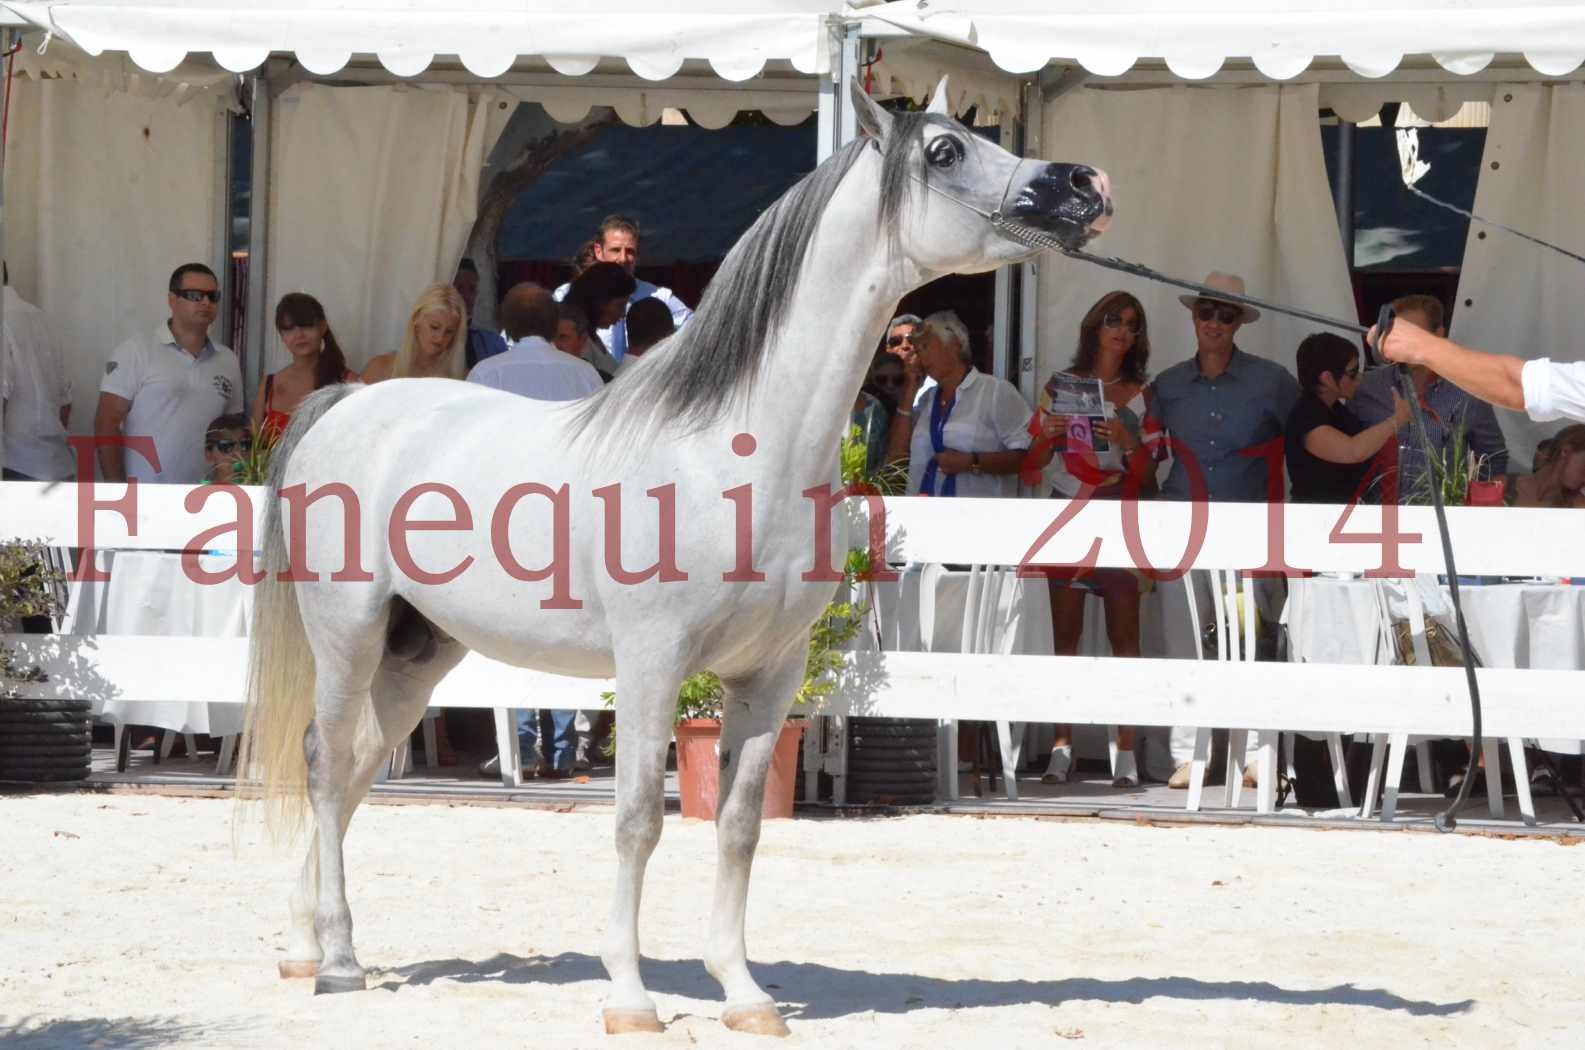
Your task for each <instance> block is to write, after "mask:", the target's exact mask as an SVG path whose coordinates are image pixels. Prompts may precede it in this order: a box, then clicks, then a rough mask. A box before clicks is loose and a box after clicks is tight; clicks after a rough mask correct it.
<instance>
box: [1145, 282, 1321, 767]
mask: <svg viewBox="0 0 1585 1050" xmlns="http://www.w3.org/2000/svg"><path fill="white" fill-rule="evenodd" d="M1203 283H1204V284H1205V286H1206V287H1207V288H1211V289H1214V290H1215V291H1222V292H1228V293H1230V294H1232V295H1243V294H1244V279H1243V278H1242V277H1239V276H1237V275H1236V274H1230V273H1222V272H1220V271H1216V272H1213V273H1211V274H1210V275H1209V276H1208V277H1206V279H1205V281H1204V282H1203ZM1179 302H1181V303H1183V305H1184V306H1187V307H1188V308H1189V315H1190V317H1192V318H1193V323H1194V340H1195V352H1194V356H1193V357H1191V358H1190V359H1189V360H1187V361H1183V362H1180V363H1179V364H1175V365H1173V366H1172V367H1170V368H1167V369H1164V370H1162V372H1161V373H1160V374H1159V375H1157V376H1156V379H1155V382H1153V383H1152V384H1151V385H1150V386H1149V387H1148V388H1147V389H1146V393H1145V404H1146V407H1147V411H1146V419H1145V431H1146V432H1147V433H1150V432H1153V431H1154V432H1160V431H1163V430H1164V431H1166V432H1167V433H1168V434H1170V435H1171V437H1172V442H1171V447H1170V448H1164V450H1163V451H1164V452H1167V453H1169V454H1170V455H1171V456H1172V468H1171V470H1170V471H1169V472H1168V474H1167V480H1166V483H1165V484H1163V485H1162V486H1161V495H1162V497H1163V498H1164V499H1177V500H1190V499H1210V500H1213V501H1217V502H1238V503H1263V502H1265V501H1266V500H1268V499H1270V498H1273V494H1269V493H1268V490H1267V485H1268V482H1267V471H1268V467H1267V463H1268V462H1269V460H1268V457H1267V456H1266V455H1263V454H1262V453H1261V452H1258V451H1255V450H1256V449H1257V448H1259V447H1260V446H1262V445H1265V444H1266V443H1267V442H1270V441H1272V440H1273V439H1276V440H1279V441H1280V440H1281V438H1282V435H1283V431H1284V428H1285V427H1286V426H1287V422H1288V416H1289V414H1290V413H1292V411H1293V406H1294V405H1295V404H1296V403H1297V402H1298V400H1299V381H1298V380H1297V379H1295V378H1294V377H1293V374H1292V373H1291V372H1289V371H1288V370H1287V369H1286V368H1283V367H1282V366H1281V365H1279V364H1277V363H1276V362H1274V361H1267V360H1265V359H1263V358H1259V357H1255V356H1253V355H1251V354H1247V353H1245V352H1244V351H1243V350H1240V349H1239V348H1238V346H1237V345H1236V344H1235V342H1234V339H1235V337H1236V336H1237V335H1238V331H1239V329H1241V328H1242V327H1243V326H1244V325H1246V324H1249V323H1251V322H1253V321H1258V320H1259V319H1260V311H1259V310H1256V309H1255V308H1254V307H1252V306H1245V305H1243V304H1241V303H1236V302H1233V301H1232V300H1228V299H1219V298H1217V297H1216V295H1215V294H1214V292H1213V293H1212V294H1202V295H1198V296H1195V295H1184V296H1180V297H1179ZM1278 451H1279V453H1280V451H1281V450H1280V447H1279V449H1278ZM1278 462H1281V460H1280V459H1279V460H1278ZM1281 480H1282V479H1281V475H1280V474H1279V475H1278V478H1277V481H1278V485H1277V491H1276V492H1275V494H1274V498H1275V499H1276V500H1277V501H1279V502H1280V501H1281V500H1282V499H1283V486H1282V485H1281ZM1254 584H1255V586H1254V588H1253V590H1254V594H1255V603H1256V607H1257V608H1258V609H1259V610H1260V612H1261V614H1262V615H1263V616H1265V617H1266V618H1267V619H1266V622H1267V623H1275V622H1276V611H1277V610H1279V609H1280V608H1281V606H1282V600H1281V587H1280V584H1279V582H1278V581H1273V580H1258V581H1254ZM1174 586H1178V587H1190V586H1196V585H1195V583H1194V578H1193V576H1192V574H1191V575H1189V576H1185V577H1184V578H1183V580H1182V582H1181V583H1177V584H1174ZM1213 600H1214V598H1212V596H1211V595H1209V594H1207V593H1205V592H1204V588H1203V587H1197V599H1196V601H1197V604H1198V605H1200V606H1201V607H1202V608H1206V607H1207V606H1208V605H1209V603H1210V602H1211V601H1213ZM1165 601H1166V603H1167V605H1168V606H1169V607H1176V608H1182V606H1181V605H1174V602H1175V601H1176V599H1174V598H1172V597H1168V598H1166V599H1165ZM1187 622H1188V621H1187V618H1186V617H1185V618H1182V619H1179V618H1176V617H1173V618H1169V621H1168V623H1167V625H1165V629H1166V630H1167V632H1168V636H1169V637H1168V648H1169V650H1170V651H1171V652H1173V653H1175V654H1177V655H1180V656H1181V655H1183V654H1184V653H1186V652H1193V651H1194V650H1196V649H1198V647H1199V646H1200V644H1201V640H1200V639H1198V638H1193V637H1190V636H1189V633H1188V631H1187V630H1186V625H1187ZM1202 622H1203V621H1202ZM1220 733H1221V731H1218V736H1217V738H1216V744H1215V746H1214V748H1213V756H1212V766H1213V768H1212V770H1210V771H1209V772H1208V773H1207V782H1208V783H1217V782H1219V781H1220V779H1221V777H1222V776H1224V775H1225V774H1224V773H1222V772H1219V771H1218V770H1221V769H1224V768H1225V767H1224V765H1223V762H1224V757H1225V755H1226V753H1227V749H1226V747H1225V746H1223V742H1222V741H1223V738H1222V737H1221V735H1220ZM1195 735H1196V734H1195V732H1194V730H1192V729H1190V728H1188V727H1186V726H1179V727H1176V728H1174V729H1173V731H1172V734H1171V737H1170V745H1169V750H1170V752H1171V754H1172V756H1173V758H1174V759H1175V760H1176V761H1178V762H1179V763H1180V764H1179V766H1178V768H1177V770H1176V771H1175V772H1174V773H1173V774H1172V776H1171V778H1170V779H1169V780H1168V781H1167V784H1168V786H1169V787H1175V788H1186V787H1188V785H1189V772H1190V768H1191V767H1190V764H1189V759H1190V757H1191V756H1192V755H1193V752H1194V740H1195ZM1251 779H1252V778H1251ZM1247 782H1249V781H1248V780H1246V783H1247Z"/></svg>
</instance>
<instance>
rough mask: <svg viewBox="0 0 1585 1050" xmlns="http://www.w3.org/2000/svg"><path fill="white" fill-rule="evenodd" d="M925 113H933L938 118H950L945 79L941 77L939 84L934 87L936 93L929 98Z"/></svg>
mask: <svg viewBox="0 0 1585 1050" xmlns="http://www.w3.org/2000/svg"><path fill="white" fill-rule="evenodd" d="M925 112H926V113H934V114H935V115H936V116H938V117H950V116H951V115H952V105H951V103H949V102H948V101H947V78H946V77H942V78H941V82H940V83H939V84H937V85H936V93H935V94H934V95H932V96H931V97H930V105H929V106H928V107H926V109H925Z"/></svg>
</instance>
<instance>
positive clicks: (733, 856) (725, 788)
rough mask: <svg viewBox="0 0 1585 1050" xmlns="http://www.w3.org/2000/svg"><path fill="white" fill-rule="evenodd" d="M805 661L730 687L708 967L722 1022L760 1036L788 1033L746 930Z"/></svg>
mask: <svg viewBox="0 0 1585 1050" xmlns="http://www.w3.org/2000/svg"><path fill="white" fill-rule="evenodd" d="M805 661H806V655H805V652H804V647H803V645H801V644H800V645H799V646H797V647H796V649H795V650H794V651H793V652H792V653H791V654H790V655H787V656H784V657H782V658H781V659H779V660H778V661H776V662H775V664H773V665H772V666H769V667H767V668H765V669H764V670H763V671H761V672H759V673H757V674H754V675H752V676H750V677H747V678H743V679H737V680H733V681H729V682H727V683H726V684H727V697H726V703H725V704H724V705H723V713H722V727H721V788H720V792H719V795H718V798H717V802H716V838H717V842H718V849H719V860H718V862H717V868H716V885H715V907H714V909H713V911H712V912H711V916H710V942H709V945H708V947H707V948H706V951H705V958H704V965H705V969H707V970H709V971H710V975H711V976H712V977H714V978H715V979H716V980H717V981H719V982H721V988H722V990H723V991H724V992H725V993H726V1012H725V1013H723V1014H722V1015H721V1021H722V1023H723V1024H725V1025H726V1026H727V1027H728V1028H731V1029H733V1030H734V1031H738V1032H751V1033H754V1034H756V1035H786V1034H787V1025H786V1022H784V1021H783V1020H782V1019H781V1014H780V1013H778V1012H777V1010H776V1001H775V1000H774V999H772V998H771V997H770V995H769V994H767V993H766V991H765V990H764V989H763V988H761V987H760V986H759V983H758V982H757V981H755V980H754V978H753V976H752V975H751V974H750V973H749V971H748V951H747V948H746V946H745V944H744V939H743V923H744V918H745V914H746V912H747V909H748V883H749V871H750V869H751V868H752V867H753V864H754V850H755V847H757V846H758V845H759V831H760V814H761V807H762V806H763V804H764V800H765V779H766V776H767V775H768V774H769V772H770V763H771V757H772V755H773V754H774V753H775V750H776V740H777V738H778V737H779V736H780V735H781V729H782V723H783V722H785V721H786V718H787V712H788V710H789V709H790V708H791V706H792V701H793V696H794V694H796V693H797V691H798V687H799V685H800V684H801V683H802V682H803V677H804V668H805Z"/></svg>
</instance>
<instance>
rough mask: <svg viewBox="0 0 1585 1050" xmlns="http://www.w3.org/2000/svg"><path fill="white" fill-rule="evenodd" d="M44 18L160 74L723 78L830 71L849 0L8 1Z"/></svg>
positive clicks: (30, 16) (64, 32)
mask: <svg viewBox="0 0 1585 1050" xmlns="http://www.w3.org/2000/svg"><path fill="white" fill-rule="evenodd" d="M0 6H4V7H6V8H9V9H10V10H12V11H13V12H15V13H16V14H18V15H20V16H21V17H23V18H25V19H27V20H28V21H29V22H31V23H33V24H34V25H38V26H41V27H43V28H45V29H48V30H50V31H52V32H54V33H57V34H59V35H61V36H64V37H66V38H68V39H70V40H72V41H73V42H74V43H76V44H77V45H78V46H79V47H81V48H82V49H83V50H84V51H87V52H88V53H89V54H93V55H97V54H100V53H102V52H104V51H107V50H113V51H126V52H128V53H130V55H131V57H132V60H133V61H134V62H136V63H137V64H138V65H139V66H141V67H143V68H144V69H147V70H150V71H151V72H163V71H165V70H167V69H171V68H174V67H175V66H176V65H177V64H178V63H180V62H181V61H182V60H183V59H184V58H185V57H186V56H187V55H189V54H191V53H194V52H209V53H211V54H213V55H214V57H215V61H216V62H218V63H219V64H220V65H221V66H224V67H225V68H226V69H229V70H232V71H233V72H239V73H240V72H246V71H247V70H251V69H254V68H255V67H257V66H259V65H260V64H262V63H263V62H264V60H265V59H266V58H267V57H268V56H269V55H270V54H271V53H272V52H284V53H287V54H294V55H296V57H297V60H298V62H300V63H301V64H302V65H303V67H304V68H305V69H307V70H308V71H309V72H311V73H315V74H318V75H321V76H323V75H328V74H330V73H334V72H336V71H337V70H339V69H341V68H342V67H343V66H345V65H346V64H347V62H348V61H349V60H350V59H351V57H352V56H353V55H354V54H369V53H372V54H376V55H378V56H379V59H380V62H381V63H382V64H383V65H384V66H385V67H386V68H387V69H389V70H390V71H391V72H392V73H395V74H397V75H399V76H414V75H416V74H418V73H421V72H423V71H424V70H425V69H426V68H428V66H429V64H430V63H431V62H432V61H433V60H434V58H435V56H436V55H437V54H438V55H456V56H458V57H459V58H460V59H461V61H462V64H463V65H464V66H466V67H467V68H468V70H469V71H470V72H472V73H474V74H475V75H477V76H480V77H496V76H500V75H501V74H502V73H504V72H506V71H507V70H508V69H510V68H511V66H512V63H513V62H514V61H516V60H517V58H518V57H519V56H520V55H537V56H543V57H544V58H546V59H547V60H548V61H549V62H550V64H551V65H552V66H553V67H554V68H555V69H556V71H557V72H560V73H565V74H569V75H579V74H583V73H587V72H589V71H590V70H591V69H593V68H594V66H595V63H596V62H597V61H598V60H599V59H600V58H601V57H603V56H609V57H616V58H621V59H624V60H625V61H626V62H627V64H628V66H629V67H630V68H631V69H632V70H633V72H634V73H637V74H638V75H639V76H641V77H644V78H645V79H647V80H663V79H665V78H667V77H670V76H673V75H675V74H676V72H677V71H678V69H679V68H681V66H682V63H683V62H684V61H685V60H687V59H705V60H707V61H709V63H710V65H711V67H712V68H713V69H714V70H715V71H716V73H717V74H719V75H720V76H721V77H723V78H724V79H727V80H746V79H748V78H749V77H752V76H754V75H755V74H756V73H758V72H759V71H760V69H761V68H762V67H763V66H764V65H765V63H766V62H767V61H769V60H771V59H785V60H787V61H790V62H791V63H792V64H793V65H794V66H795V67H797V68H798V69H799V70H801V71H802V72H805V73H815V72H821V71H823V69H824V62H825V46H824V33H825V26H824V21H823V20H824V17H825V16H826V15H828V14H831V13H833V12H837V11H840V10H841V3H840V0H752V2H744V0H667V2H665V3H664V4H657V3H654V2H652V0H582V2H580V3H577V4H568V3H565V2H563V0H455V2H452V3H446V4H437V3H434V2H433V0H72V2H69V3H67V2H60V0H8V2H6V3H5V4H3V5H0Z"/></svg>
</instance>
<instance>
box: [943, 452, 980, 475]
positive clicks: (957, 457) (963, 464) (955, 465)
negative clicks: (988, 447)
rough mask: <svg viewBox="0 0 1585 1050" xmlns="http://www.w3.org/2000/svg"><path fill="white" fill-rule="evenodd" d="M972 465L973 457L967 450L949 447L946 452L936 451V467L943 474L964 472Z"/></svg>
mask: <svg viewBox="0 0 1585 1050" xmlns="http://www.w3.org/2000/svg"><path fill="white" fill-rule="evenodd" d="M972 465H973V457H971V456H970V455H969V454H968V453H967V452H959V451H957V450H956V449H951V448H949V449H947V450H946V451H945V452H937V453H936V469H937V470H939V471H941V473H943V474H962V473H963V472H964V471H966V470H968V469H969V467H970V466H972Z"/></svg>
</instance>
